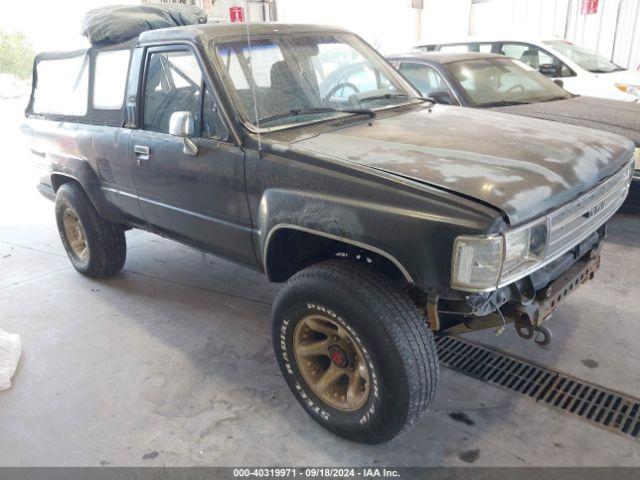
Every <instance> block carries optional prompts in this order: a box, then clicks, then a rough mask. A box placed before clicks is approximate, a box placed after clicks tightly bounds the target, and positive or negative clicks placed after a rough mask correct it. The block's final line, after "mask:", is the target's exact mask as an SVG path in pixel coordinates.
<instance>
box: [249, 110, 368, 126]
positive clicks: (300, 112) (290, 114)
mask: <svg viewBox="0 0 640 480" xmlns="http://www.w3.org/2000/svg"><path fill="white" fill-rule="evenodd" d="M314 113H353V114H355V115H369V116H370V117H375V116H376V112H374V111H373V110H370V109H368V108H332V107H317V108H307V109H303V108H295V109H293V110H289V111H288V112H282V113H277V114H275V115H270V116H268V117H263V118H259V119H258V122H259V123H263V122H270V121H273V120H280V119H282V118H288V117H299V116H300V115H313V114H314Z"/></svg>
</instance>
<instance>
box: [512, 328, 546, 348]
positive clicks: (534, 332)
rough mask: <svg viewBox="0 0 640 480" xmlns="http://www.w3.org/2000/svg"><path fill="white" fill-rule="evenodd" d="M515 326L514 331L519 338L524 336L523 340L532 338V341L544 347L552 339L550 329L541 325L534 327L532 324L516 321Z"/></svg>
mask: <svg viewBox="0 0 640 480" xmlns="http://www.w3.org/2000/svg"><path fill="white" fill-rule="evenodd" d="M515 327H516V333H517V334H518V336H519V337H520V338H524V339H525V340H531V339H532V338H533V341H534V342H535V343H536V344H537V345H540V346H541V347H546V346H547V345H549V344H550V343H551V340H552V339H553V333H552V332H551V330H549V329H548V328H547V327H545V326H543V325H540V326H538V327H534V326H533V325H524V324H521V323H520V324H518V323H516V324H515ZM534 337H535V338H534Z"/></svg>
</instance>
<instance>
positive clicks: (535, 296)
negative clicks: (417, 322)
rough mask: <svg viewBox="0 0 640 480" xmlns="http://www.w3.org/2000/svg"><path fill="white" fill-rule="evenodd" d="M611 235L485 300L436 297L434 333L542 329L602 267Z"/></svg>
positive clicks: (430, 306)
mask: <svg viewBox="0 0 640 480" xmlns="http://www.w3.org/2000/svg"><path fill="white" fill-rule="evenodd" d="M605 236H606V227H605V226H604V225H603V226H602V227H600V228H599V229H598V231H596V232H594V233H593V234H592V235H591V236H590V237H589V238H587V239H585V240H584V241H583V242H581V243H580V244H579V245H576V247H575V248H573V249H572V250H571V251H569V252H567V253H566V254H565V255H563V256H562V257H560V258H558V259H557V260H556V261H554V262H553V263H551V264H549V265H547V266H545V267H544V268H541V269H540V270H538V271H536V272H534V273H532V274H531V275H529V276H528V277H525V278H523V279H520V280H518V281H517V282H514V283H512V284H510V285H507V286H505V287H503V288H501V289H499V290H498V291H496V292H493V293H491V294H485V295H469V294H463V295H461V294H459V293H458V296H456V294H455V293H454V294H453V295H451V292H450V294H449V295H448V296H438V295H430V296H429V297H428V300H427V318H428V321H429V325H430V326H431V328H432V329H433V330H436V331H440V332H444V333H449V334H457V333H465V332H470V331H474V330H483V329H486V328H492V327H499V326H501V325H504V324H507V323H513V322H515V323H516V326H518V327H532V328H535V327H540V326H541V325H542V324H543V323H544V322H545V321H547V320H548V319H549V318H550V317H551V316H552V314H553V313H554V312H555V311H556V310H557V309H558V307H559V306H560V304H561V303H563V301H564V300H565V299H566V297H567V296H569V295H570V294H571V293H573V292H574V291H576V290H577V289H578V287H580V286H581V285H582V284H583V283H585V282H587V281H589V280H591V279H593V277H594V275H595V273H596V271H597V270H598V268H599V267H600V250H601V246H602V241H603V240H604V238H605Z"/></svg>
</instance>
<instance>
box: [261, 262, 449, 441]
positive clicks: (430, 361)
mask: <svg viewBox="0 0 640 480" xmlns="http://www.w3.org/2000/svg"><path fill="white" fill-rule="evenodd" d="M272 322H273V330H272V335H273V345H274V350H275V353H276V358H277V361H278V364H279V366H280V370H281V371H282V374H283V376H284V378H285V380H286V382H287V384H288V386H289V388H290V389H291V391H292V392H293V394H294V396H295V397H296V399H297V400H298V401H299V402H300V404H301V405H302V406H303V407H304V409H305V410H306V411H307V413H309V415H310V416H311V417H312V418H313V419H314V420H315V421H316V422H318V423H319V424H320V425H322V426H323V427H325V428H327V429H328V430H330V431H331V432H333V433H335V434H336V435H339V436H341V437H343V438H346V439H349V440H352V441H356V442H361V443H370V444H377V443H383V442H386V441H389V440H391V439H392V438H394V437H395V436H397V435H399V434H401V433H403V432H405V431H406V430H408V429H409V428H410V427H412V426H413V425H415V424H416V423H417V421H418V420H419V419H420V417H421V416H422V415H423V413H424V412H425V411H426V410H427V409H428V407H429V405H430V403H431V401H432V399H433V396H434V394H435V391H436V385H437V382H438V375H439V367H438V362H437V354H436V347H435V344H434V341H433V335H432V332H431V330H430V329H429V328H428V326H427V323H426V320H425V318H424V317H423V316H422V315H421V314H420V312H419V311H418V309H417V307H416V306H415V304H414V303H413V302H412V300H411V299H410V298H409V296H408V295H407V294H406V293H405V292H403V290H402V289H401V288H400V287H399V286H397V285H395V284H394V283H392V282H391V281H390V280H388V279H387V278H386V277H384V276H382V275H380V274H379V273H377V272H376V271H374V270H372V269H370V267H368V266H365V265H360V264H356V263H352V262H350V261H347V260H331V261H327V262H322V263H319V264H317V265H313V266H311V267H309V268H306V269H304V270H302V271H300V272H298V273H297V274H296V275H294V276H293V277H292V278H291V279H290V280H289V281H288V282H287V284H286V285H285V286H284V288H283V289H282V290H281V291H280V293H279V294H278V297H277V298H276V301H275V303H274V306H273V310H272Z"/></svg>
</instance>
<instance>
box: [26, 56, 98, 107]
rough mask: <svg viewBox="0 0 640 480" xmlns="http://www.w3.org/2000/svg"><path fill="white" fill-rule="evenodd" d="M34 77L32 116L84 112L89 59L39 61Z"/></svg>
mask: <svg viewBox="0 0 640 480" xmlns="http://www.w3.org/2000/svg"><path fill="white" fill-rule="evenodd" d="M36 74H37V85H36V89H35V92H34V101H33V111H34V112H35V113H39V114H51V115H70V116H83V115H85V114H86V113H87V103H88V100H87V99H88V96H89V57H88V56H87V55H86V54H82V55H77V56H74V57H67V58H60V59H44V60H40V61H38V63H37V65H36Z"/></svg>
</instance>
